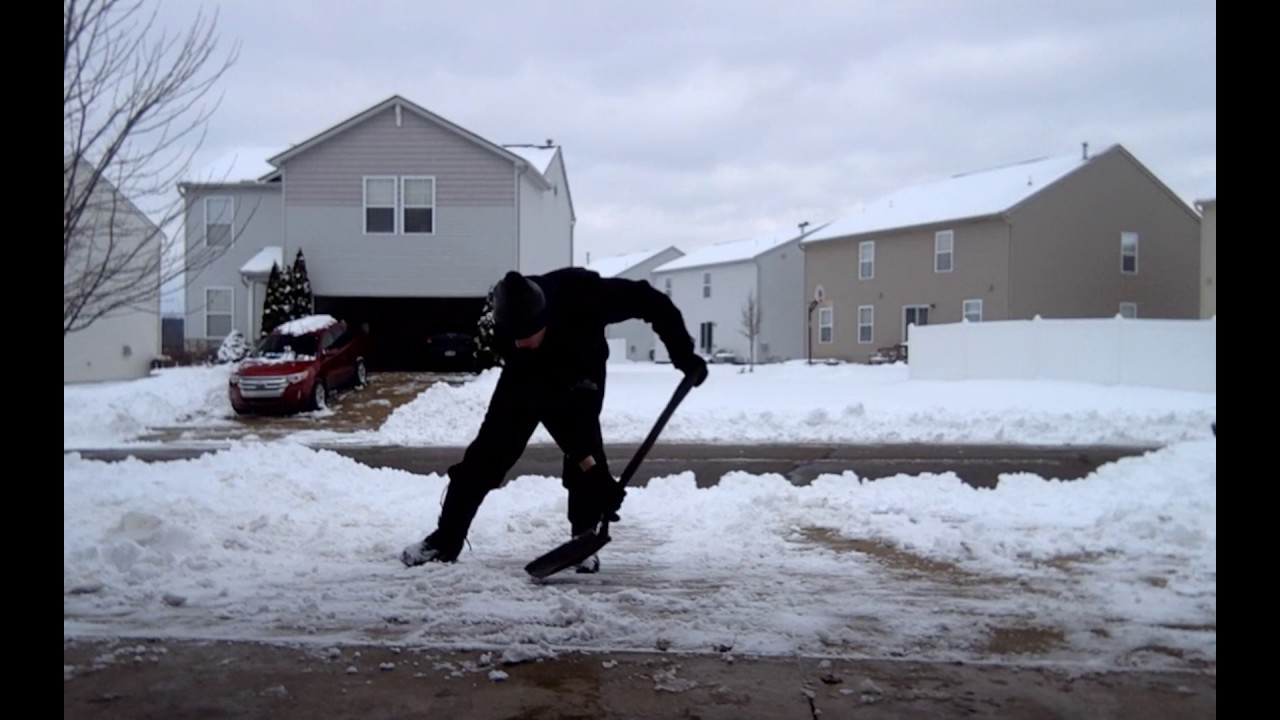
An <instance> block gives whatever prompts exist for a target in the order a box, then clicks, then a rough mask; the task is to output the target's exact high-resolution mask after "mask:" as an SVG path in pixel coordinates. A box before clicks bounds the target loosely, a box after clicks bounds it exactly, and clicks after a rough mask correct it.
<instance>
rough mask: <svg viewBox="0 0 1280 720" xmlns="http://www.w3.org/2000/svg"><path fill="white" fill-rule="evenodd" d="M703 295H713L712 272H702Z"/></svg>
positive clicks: (705, 296)
mask: <svg viewBox="0 0 1280 720" xmlns="http://www.w3.org/2000/svg"><path fill="white" fill-rule="evenodd" d="M702 297H704V298H709V297H711V273H702Z"/></svg>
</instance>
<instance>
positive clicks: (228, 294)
mask: <svg viewBox="0 0 1280 720" xmlns="http://www.w3.org/2000/svg"><path fill="white" fill-rule="evenodd" d="M235 297H236V295H235V288H230V287H221V286H216V285H210V286H208V287H206V288H205V289H204V336H205V337H207V338H224V337H226V336H228V335H230V334H231V330H232V325H231V318H232V317H233V315H234V314H235V309H236V307H235Z"/></svg>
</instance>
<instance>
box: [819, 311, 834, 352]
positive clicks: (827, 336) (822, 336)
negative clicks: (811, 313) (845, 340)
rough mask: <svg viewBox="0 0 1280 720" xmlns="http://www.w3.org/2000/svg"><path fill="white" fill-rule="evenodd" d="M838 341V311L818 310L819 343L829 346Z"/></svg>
mask: <svg viewBox="0 0 1280 720" xmlns="http://www.w3.org/2000/svg"><path fill="white" fill-rule="evenodd" d="M835 339H836V309H835V308H830V307H824V308H818V342H819V343H822V344H823V345H829V344H831V343H832V342H835Z"/></svg>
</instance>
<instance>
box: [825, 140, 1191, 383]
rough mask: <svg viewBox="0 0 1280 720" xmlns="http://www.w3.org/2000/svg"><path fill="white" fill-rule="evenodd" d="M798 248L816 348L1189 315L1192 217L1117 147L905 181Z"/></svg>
mask: <svg viewBox="0 0 1280 720" xmlns="http://www.w3.org/2000/svg"><path fill="white" fill-rule="evenodd" d="M802 248H803V249H804V256H805V285H806V288H807V289H808V293H809V295H810V296H812V297H814V298H819V299H820V302H819V304H818V307H817V308H816V310H817V312H815V313H814V314H813V317H812V320H811V322H812V323H813V324H814V328H813V330H814V336H815V338H816V341H815V343H814V356H815V357H833V358H842V359H846V360H854V361H866V360H868V359H869V357H870V356H871V355H872V354H873V353H874V352H875V350H876V349H877V348H879V347H884V346H889V345H894V344H897V343H900V342H907V341H908V338H909V335H908V327H909V326H911V325H913V324H920V325H924V324H929V323H953V322H960V321H962V320H964V321H969V322H980V321H983V320H1025V319H1031V318H1033V317H1035V316H1036V315H1039V316H1041V317H1044V318H1098V317H1113V316H1115V315H1122V316H1126V317H1146V318H1195V317H1198V316H1199V314H1200V307H1199V303H1200V295H1199V291H1198V288H1199V283H1200V277H1199V267H1200V218H1199V216H1198V215H1197V214H1196V213H1195V211H1194V210H1193V209H1192V208H1191V207H1190V206H1189V205H1188V204H1187V203H1186V202H1184V201H1183V200H1182V199H1180V198H1179V197H1178V196H1177V195H1176V194H1175V193H1174V192H1172V191H1171V190H1170V189H1169V188H1168V187H1167V186H1166V185H1165V184H1164V183H1163V182H1161V181H1160V179H1159V178H1157V177H1156V176H1155V175H1154V174H1152V173H1151V171H1150V170H1148V169H1147V168H1146V167H1144V166H1143V165H1142V163H1140V162H1139V161H1138V160H1137V159H1136V158H1135V157H1134V156H1133V155H1132V154H1130V153H1129V151H1127V150H1126V149H1125V148H1124V147H1122V146H1120V145H1113V146H1111V147H1109V148H1107V149H1106V150H1104V151H1103V152H1101V153H1098V154H1096V155H1090V154H1089V153H1088V145H1087V144H1086V145H1084V146H1083V149H1082V152H1078V153H1073V154H1069V155H1063V156H1057V157H1049V158H1043V159H1038V160H1032V161H1028V162H1022V163H1016V164H1012V165H1007V166H1003V167H998V168H995V169H991V170H985V171H980V172H972V173H966V174H962V175H956V176H953V177H950V178H946V179H943V180H939V181H936V182H930V183H926V184H922V185H917V186H912V187H907V188H904V189H901V190H898V191H896V192H893V193H890V194H889V195H886V196H884V197H882V198H880V199H878V200H876V201H874V202H872V203H870V204H868V205H867V206H865V207H864V208H862V209H861V210H860V211H858V212H856V213H855V214H853V215H849V216H846V217H843V218H841V219H839V220H836V221H835V222H832V223H831V224H829V225H828V226H826V227H825V228H822V229H821V230H819V231H817V232H814V233H813V234H812V235H810V236H809V237H807V238H805V240H804V241H803V244H802Z"/></svg>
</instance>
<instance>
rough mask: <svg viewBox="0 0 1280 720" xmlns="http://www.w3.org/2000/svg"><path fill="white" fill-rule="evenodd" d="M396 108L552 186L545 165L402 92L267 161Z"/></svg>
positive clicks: (296, 152) (287, 156) (288, 155)
mask: <svg viewBox="0 0 1280 720" xmlns="http://www.w3.org/2000/svg"><path fill="white" fill-rule="evenodd" d="M394 107H400V108H402V109H404V110H407V111H409V112H412V113H414V114H415V115H418V116H419V117H422V118H423V119H425V120H427V121H428V122H431V123H434V124H436V125H440V126H441V127H443V128H445V129H447V130H450V131H452V132H454V133H457V134H458V135H460V136H461V137H463V138H466V139H467V140H470V141H471V142H473V143H475V144H476V145H479V146H480V147H483V148H485V149H486V150H489V151H491V152H493V153H496V154H498V155H500V156H502V157H504V158H506V159H508V160H510V161H511V162H514V163H515V164H516V165H518V166H521V167H530V168H532V169H533V170H534V175H535V176H536V177H537V178H538V180H539V181H541V182H542V183H543V184H544V185H547V186H549V185H550V183H549V182H547V179H546V177H544V176H543V174H542V172H543V170H544V169H545V167H538V166H536V165H535V164H534V163H532V162H530V161H529V160H527V159H525V158H524V157H522V156H520V155H517V154H516V153H514V152H512V151H511V150H508V149H507V148H504V147H502V146H501V145H496V144H494V143H492V142H490V141H488V140H485V139H484V138H482V137H480V136H479V135H476V134H475V133H473V132H471V131H470V130H467V129H466V128H464V127H462V126H460V125H455V124H454V123H451V122H449V121H448V120H445V119H444V118H442V117H440V116H439V115H436V114H435V113H433V112H431V111H430V110H427V109H426V108H424V107H422V106H420V105H417V104H415V103H412V102H410V101H408V100H406V99H404V98H403V97H401V96H399V95H392V96H391V97H389V98H387V99H386V100H383V101H382V102H380V103H378V104H377V105H374V106H373V107H371V108H369V109H367V110H365V111H363V112H361V113H359V114H357V115H353V116H352V117H350V118H347V119H346V120H343V121H342V122H340V123H338V124H337V125H334V126H333V127H330V128H329V129H328V130H324V131H322V132H320V133H317V134H316V135H313V136H311V137H310V138H308V139H306V140H304V141H302V142H300V143H298V144H297V145H294V146H293V147H290V148H289V149H288V150H285V151H284V152H281V153H278V154H276V155H273V156H271V157H269V158H267V162H269V163H271V164H272V165H274V166H275V167H280V166H281V165H282V164H284V163H285V162H287V161H288V160H289V159H290V158H293V157H296V156H298V155H300V154H302V153H304V152H306V151H308V150H310V149H311V148H313V147H315V146H317V145H319V144H321V143H323V142H325V141H326V140H329V139H330V138H333V137H335V136H337V135H340V134H341V133H343V132H345V131H347V130H348V129H350V128H352V127H355V126H356V125H359V124H360V123H362V122H364V121H365V120H368V119H369V118H371V117H374V116H375V115H378V114H379V113H382V112H383V111H385V110H388V109H390V108H394Z"/></svg>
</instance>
